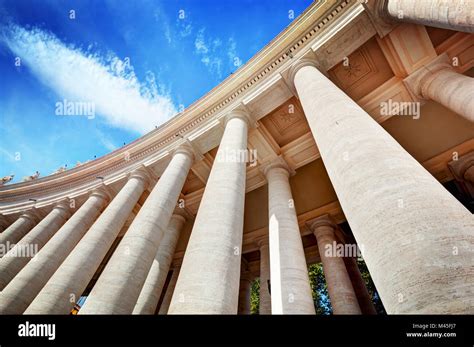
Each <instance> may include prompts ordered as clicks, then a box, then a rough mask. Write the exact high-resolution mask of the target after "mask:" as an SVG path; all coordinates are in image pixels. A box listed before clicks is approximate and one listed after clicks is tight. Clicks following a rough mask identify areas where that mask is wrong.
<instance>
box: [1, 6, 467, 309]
mask: <svg viewBox="0 0 474 347" xmlns="http://www.w3.org/2000/svg"><path fill="white" fill-rule="evenodd" d="M407 3H410V1H402V0H399V1H395V0H389V2H388V7H387V10H388V11H389V13H391V14H393V13H394V11H395V9H400V8H404V7H403V6H405V5H406V4H407ZM420 3H425V4H427V3H431V2H430V1H425V2H420ZM448 3H449V1H448V2H446V6H449V5H448ZM466 6H470V5H466ZM427 15H428V14H427V12H419V11H414V12H408V11H405V16H406V17H409V18H410V20H413V21H416V20H419V21H421V20H420V18H421V17H423V18H424V20H425V21H429V22H430V23H432V22H433V21H434V22H436V23H439V21H442V20H443V19H442V18H440V17H439V18H432V17H430V18H426V17H424V16H427ZM463 18H464V17H463ZM463 18H461V19H459V18H458V19H459V20H457V22H456V23H454V24H452V22H451V19H450V17H448V18H447V19H446V21H447V23H451V24H452V25H453V26H455V27H456V28H458V27H465V26H466V25H467V27H468V28H472V23H471V22H469V21H470V20H472V17H469V18H468V17H466V18H464V19H463ZM421 22H423V21H421ZM465 23H467V24H465ZM451 24H450V25H451ZM443 25H444V24H443ZM423 74H424V75H423V76H421V77H420V78H417V79H416V81H417V83H419V91H420V95H421V96H422V97H423V98H430V99H433V100H435V101H438V102H440V103H442V104H444V105H445V106H447V107H449V108H451V109H452V110H453V111H456V112H457V113H459V114H460V115H461V116H463V117H465V118H467V119H470V120H471V121H472V120H474V107H472V100H474V98H473V97H472V91H473V90H474V88H468V87H470V86H472V83H473V81H472V78H469V77H466V76H463V75H460V74H458V73H456V72H455V71H454V70H451V69H448V68H447V67H446V66H445V68H442V69H432V70H429V69H427V70H426V71H424V72H423ZM289 80H290V83H293V84H294V88H295V90H296V92H297V94H298V97H299V99H300V102H301V104H302V107H303V110H304V113H305V115H306V118H307V121H308V123H309V126H310V129H311V132H312V134H313V136H314V139H315V141H316V144H317V147H318V149H319V151H320V154H321V158H322V160H323V162H324V164H325V167H326V169H327V172H328V175H329V178H330V180H331V182H332V185H333V187H334V189H335V191H336V194H337V196H338V199H339V202H340V204H341V206H342V209H343V211H344V214H345V216H346V218H347V220H348V222H349V224H350V226H351V229H352V232H353V234H354V237H355V239H356V241H357V243H358V244H359V245H360V246H363V247H361V249H362V250H363V257H364V259H365V261H366V264H367V266H368V269H369V271H370V274H371V276H372V278H373V280H374V283H375V285H376V287H377V290H378V292H379V294H380V297H381V299H382V302H383V304H384V306H385V308H386V310H387V312H388V313H473V312H474V293H473V292H472V288H473V286H474V279H473V276H472V264H473V260H474V258H473V253H472V250H473V249H474V219H473V216H472V214H471V213H470V212H469V211H468V210H467V209H466V208H465V207H464V206H463V205H462V204H461V203H460V202H458V201H457V200H456V199H455V198H454V197H453V196H452V195H451V194H450V193H449V192H448V191H447V190H446V189H445V188H444V187H443V186H442V185H441V184H440V183H439V182H438V181H437V180H436V179H435V178H434V177H433V176H432V175H431V174H430V173H429V172H427V171H426V170H425V169H424V168H423V167H422V165H421V164H420V163H418V162H417V161H416V160H415V159H413V158H412V157H411V156H410V154H409V153H407V152H406V151H405V150H404V149H403V148H402V147H401V146H400V144H398V142H397V141H396V140H394V139H393V138H392V137H391V136H390V135H389V134H388V133H387V132H386V131H385V130H384V129H383V128H382V127H381V126H380V125H379V124H378V123H377V122H375V121H374V119H373V118H372V117H371V116H370V115H369V114H367V113H366V112H365V111H364V110H363V109H362V108H361V107H360V106H359V105H357V103H355V102H354V101H353V100H352V99H351V98H349V97H348V96H347V95H346V94H345V93H344V92H343V91H342V90H340V89H339V88H338V87H337V86H336V85H335V84H334V83H333V82H331V81H330V80H329V79H328V78H327V77H326V76H325V75H324V74H323V73H322V72H320V71H319V70H318V66H317V63H316V62H315V61H312V60H307V59H301V60H299V61H297V62H296V63H294V64H293V66H292V67H291V69H290V72H289ZM445 87H447V88H448V91H447V92H445ZM463 100H464V101H466V103H467V104H466V103H461V102H460V101H463ZM465 105H470V106H465ZM222 122H223V125H224V127H225V130H224V133H223V136H222V139H221V141H220V145H219V149H218V153H217V156H216V160H215V161H214V163H213V166H212V169H211V172H210V175H209V178H208V181H207V184H206V187H205V190H204V194H203V196H202V200H201V203H200V207H199V210H198V213H197V215H196V218H195V221H194V224H193V228H192V232H191V236H190V239H189V242H188V245H187V248H186V251H185V254H184V258H183V261H182V265H181V266H180V268H178V267H174V269H173V270H172V276H171V278H170V280H169V283H168V286H167V290H166V292H165V293H162V291H163V288H164V285H165V281H166V278H167V276H168V273H169V271H170V268H171V267H172V266H173V264H172V257H173V254H174V251H175V248H176V244H177V241H178V238H179V235H180V232H181V230H182V228H183V225H184V223H185V218H184V217H183V216H181V215H180V214H179V213H177V212H176V203H177V200H178V198H179V194H180V192H181V190H182V188H183V185H184V183H185V180H186V177H187V175H188V173H189V170H190V168H191V166H192V164H193V162H194V160H195V155H194V150H193V149H192V148H190V146H187V145H182V146H180V147H179V148H177V149H176V150H175V151H174V152H173V153H172V154H171V156H170V157H171V160H170V162H169V163H168V165H167V167H166V169H165V171H164V173H163V174H162V176H161V177H160V179H159V180H158V182H157V183H156V185H155V186H154V187H150V185H151V181H152V179H151V177H150V175H149V173H148V172H147V170H146V169H144V168H136V169H135V170H134V171H133V172H131V173H130V174H129V176H128V178H127V181H126V183H125V185H124V186H123V187H122V188H121V189H120V191H119V192H118V193H117V194H116V195H115V197H113V198H111V194H109V192H108V188H107V187H105V186H104V187H100V188H98V189H96V190H94V191H93V192H91V194H90V196H89V197H88V199H87V200H86V202H85V203H84V204H83V205H82V206H81V207H80V208H79V209H78V210H77V211H75V213H72V210H71V208H70V207H69V206H68V204H67V202H65V201H60V202H58V203H57V204H56V205H55V206H54V207H53V208H52V210H51V211H50V212H49V213H48V214H47V215H46V216H45V217H44V218H43V219H41V220H40V218H39V216H38V214H37V213H35V212H34V211H26V212H25V213H23V214H22V215H21V216H20V217H19V218H18V220H17V221H15V222H14V223H13V224H12V225H11V226H9V227H7V229H6V230H5V231H4V232H3V233H2V234H1V236H0V237H1V238H0V240H1V241H2V242H6V241H9V242H12V243H16V245H15V247H17V248H18V247H20V246H21V245H26V244H35V245H37V247H38V252H37V254H36V255H35V256H34V257H33V258H31V257H13V256H9V254H8V253H7V254H6V255H5V256H3V257H2V258H1V259H0V289H1V290H2V292H1V293H0V313H26V314H68V313H69V312H70V311H71V309H72V308H73V306H74V304H75V303H76V302H77V300H78V299H79V298H80V296H81V295H82V294H83V292H84V290H85V289H86V287H87V286H88V284H89V282H90V281H91V279H92V278H93V276H94V274H95V273H96V271H97V269H98V268H99V266H100V264H101V262H102V261H103V259H104V257H105V256H106V254H107V252H108V251H109V249H110V248H111V246H112V243H113V242H114V240H115V239H116V238H117V236H118V234H119V232H120V230H121V229H122V227H123V226H124V224H125V222H126V220H127V218H128V217H129V215H130V214H131V212H132V210H133V209H134V207H135V205H136V204H137V202H138V200H139V198H140V197H141V196H142V194H143V192H144V191H145V190H146V189H149V190H150V191H151V193H150V195H149V196H148V198H147V199H146V201H145V203H144V204H143V205H142V206H141V208H140V211H139V212H138V214H137V215H136V216H135V218H134V220H133V222H132V224H131V225H130V227H129V228H128V231H127V232H126V233H125V236H124V237H123V239H122V240H121V242H120V244H119V245H118V247H117V248H116V250H115V251H114V253H113V255H112V257H111V258H110V260H109V261H108V263H107V265H106V267H105V269H104V270H103V272H102V274H101V275H100V277H99V278H98V280H97V282H96V283H95V285H94V287H93V288H92V291H91V292H90V294H89V296H88V298H87V300H86V302H85V304H84V306H83V307H82V308H81V310H80V311H79V314H94V313H103V314H131V313H134V314H153V313H154V312H155V311H156V309H157V305H158V302H159V300H160V297H162V301H161V306H160V308H159V312H160V313H168V314H197V313H200V314H202V313H209V314H236V313H238V312H241V313H242V312H248V310H249V306H248V300H249V294H248V293H249V288H250V282H251V276H249V274H244V276H242V275H241V273H242V271H241V262H242V239H243V217H244V201H245V184H246V163H245V161H242V160H239V158H240V156H238V155H235V154H236V153H241V152H242V151H245V150H246V149H247V136H248V131H249V127H251V126H252V124H253V121H252V115H251V114H249V113H248V112H246V111H245V110H243V109H237V110H233V111H230V112H229V114H228V115H227V116H226V117H225V118H223V119H222ZM229 154H230V155H229ZM229 158H235V159H236V160H229ZM262 171H263V173H264V175H265V177H266V180H267V182H268V204H269V216H268V225H269V228H268V230H269V232H268V236H267V237H263V238H260V239H259V240H257V245H258V248H259V250H260V259H261V260H260V280H261V283H260V303H261V306H260V312H261V313H262V314H266V313H272V314H314V313H315V309H314V304H313V299H312V296H311V288H310V284H309V277H308V271H307V264H306V259H305V254H304V249H303V244H302V239H301V233H300V229H299V224H298V219H297V215H296V211H295V208H294V204H292V201H293V197H292V192H291V186H290V184H289V177H290V176H291V175H292V174H293V172H292V170H291V169H290V168H289V167H288V165H287V163H286V162H285V161H284V160H283V159H282V158H280V157H278V158H277V159H275V160H274V161H273V162H271V163H269V164H267V165H265V166H264V167H263V168H262ZM471 171H472V170H471ZM306 225H307V227H308V228H309V229H310V230H311V232H312V233H313V234H314V236H315V238H316V240H317V243H318V248H319V254H320V257H321V260H322V264H323V269H324V272H325V277H326V281H327V285H328V292H329V295H330V299H331V303H332V306H333V310H334V313H336V314H360V313H374V309H373V307H371V303H370V298H369V296H368V293H367V289H366V288H365V286H364V285H363V283H362V280H361V277H360V273H358V270H357V265H356V264H355V262H354V259H343V258H340V257H337V256H327V255H326V253H325V249H326V247H327V246H328V245H330V244H332V243H333V242H336V236H335V232H336V229H337V226H336V225H335V224H334V223H333V222H332V221H331V219H330V218H328V216H320V217H318V218H316V219H314V220H310V221H306ZM13 251H14V250H13V249H12V250H11V251H10V252H13ZM239 297H240V305H239Z"/></svg>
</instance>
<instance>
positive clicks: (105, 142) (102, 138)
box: [96, 129, 118, 152]
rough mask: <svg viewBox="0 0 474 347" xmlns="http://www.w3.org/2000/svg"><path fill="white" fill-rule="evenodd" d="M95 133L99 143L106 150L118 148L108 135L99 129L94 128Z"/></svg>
mask: <svg viewBox="0 0 474 347" xmlns="http://www.w3.org/2000/svg"><path fill="white" fill-rule="evenodd" d="M96 134H97V138H98V139H99V142H100V144H101V145H102V146H103V147H104V148H106V149H107V150H108V151H110V152H112V151H115V150H116V149H117V148H118V146H116V145H115V143H114V142H113V141H112V140H111V139H110V137H109V136H107V135H106V134H104V133H103V132H102V131H100V130H99V129H96Z"/></svg>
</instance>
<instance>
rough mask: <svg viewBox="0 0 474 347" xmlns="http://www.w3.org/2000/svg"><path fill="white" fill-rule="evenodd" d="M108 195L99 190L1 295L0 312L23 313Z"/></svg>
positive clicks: (85, 229)
mask: <svg viewBox="0 0 474 347" xmlns="http://www.w3.org/2000/svg"><path fill="white" fill-rule="evenodd" d="M108 200H109V196H108V194H107V193H106V191H105V189H96V190H94V191H93V192H92V194H91V195H90V196H89V198H88V199H87V200H86V202H84V203H83V204H82V206H81V207H80V208H79V209H78V210H77V211H76V213H74V214H73V216H72V217H71V218H70V219H69V220H68V221H67V222H66V223H65V224H64V225H63V226H62V227H61V229H59V231H58V232H57V233H56V234H54V236H53V237H52V238H51V239H50V240H49V241H48V243H46V245H45V246H44V247H43V248H42V249H41V250H40V251H39V252H38V254H36V255H35V257H34V259H33V261H30V262H29V263H28V264H27V265H26V266H25V267H24V268H23V269H22V270H21V271H20V272H19V273H18V275H16V276H15V278H13V280H12V281H11V282H10V283H9V284H8V285H7V286H6V287H5V288H4V289H3V291H2V293H1V295H0V314H21V313H23V312H24V311H25V310H26V308H27V307H28V305H29V304H30V303H31V302H32V301H33V299H34V298H35V296H36V295H37V294H38V293H39V292H40V290H41V289H42V288H43V286H44V285H45V284H46V282H47V281H48V280H49V279H50V278H51V276H52V275H53V274H54V272H55V271H56V270H57V269H58V267H59V266H60V265H61V263H62V262H63V261H64V259H66V257H67V256H68V255H69V253H70V252H71V251H72V250H73V249H74V247H75V246H76V244H77V243H78V242H79V240H80V239H81V238H82V237H83V236H84V234H85V233H86V231H87V230H88V229H89V228H90V227H91V225H92V223H94V221H95V220H96V219H97V216H98V215H99V214H100V212H101V210H102V208H103V207H104V206H105V204H106V203H107V201H108Z"/></svg>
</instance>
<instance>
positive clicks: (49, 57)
mask: <svg viewBox="0 0 474 347" xmlns="http://www.w3.org/2000/svg"><path fill="white" fill-rule="evenodd" d="M3 29H6V30H4V34H3V35H2V37H0V41H3V42H4V43H5V44H6V45H7V47H8V48H9V49H10V50H11V51H12V52H13V54H15V55H16V56H18V57H20V58H21V61H22V64H26V65H27V66H28V67H29V69H30V70H31V71H32V73H33V74H34V75H35V76H36V77H37V78H38V79H39V80H40V81H41V82H42V83H43V84H44V85H46V86H48V87H50V88H51V89H52V90H53V91H55V92H56V94H57V95H58V96H59V98H60V99H59V100H58V101H62V98H66V99H68V100H71V101H76V102H92V103H94V104H95V112H96V114H97V115H98V116H99V117H101V119H103V120H104V121H105V122H106V123H107V124H109V125H111V126H114V127H118V128H123V129H126V130H132V131H134V132H136V133H140V134H143V133H146V132H148V131H150V130H152V129H153V128H154V127H155V125H160V124H162V123H163V122H165V121H166V120H168V119H169V118H171V117H172V116H173V115H175V114H176V113H177V110H176V107H175V105H174V103H173V101H172V100H171V97H170V96H169V94H168V93H167V92H166V91H165V90H164V88H163V87H162V86H160V85H159V84H157V82H156V81H155V78H154V75H153V74H152V73H149V75H148V76H147V78H146V82H145V83H143V82H140V81H139V80H138V78H137V76H136V75H135V72H134V70H133V67H132V66H129V64H127V61H126V60H121V59H119V58H117V57H116V56H115V55H113V54H112V53H110V54H109V55H108V56H107V57H101V56H99V55H97V54H93V53H90V52H86V51H83V50H81V49H79V48H75V47H73V46H68V45H66V44H64V43H63V42H61V41H60V40H59V39H58V38H57V37H55V36H54V35H53V34H51V33H48V32H45V31H42V30H39V29H31V30H27V29H25V28H22V27H20V26H17V25H13V24H11V25H9V26H8V27H6V28H3Z"/></svg>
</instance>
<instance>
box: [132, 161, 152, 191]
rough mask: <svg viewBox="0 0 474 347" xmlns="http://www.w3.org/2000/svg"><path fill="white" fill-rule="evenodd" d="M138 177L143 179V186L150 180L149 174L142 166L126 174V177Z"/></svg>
mask: <svg viewBox="0 0 474 347" xmlns="http://www.w3.org/2000/svg"><path fill="white" fill-rule="evenodd" d="M132 178H138V179H140V180H142V181H143V183H144V184H145V187H146V186H148V185H149V184H150V182H151V176H150V174H149V173H148V170H147V169H146V168H145V167H144V166H140V167H138V168H136V169H135V170H133V171H132V172H130V173H129V174H128V179H129V180H130V179H132Z"/></svg>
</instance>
